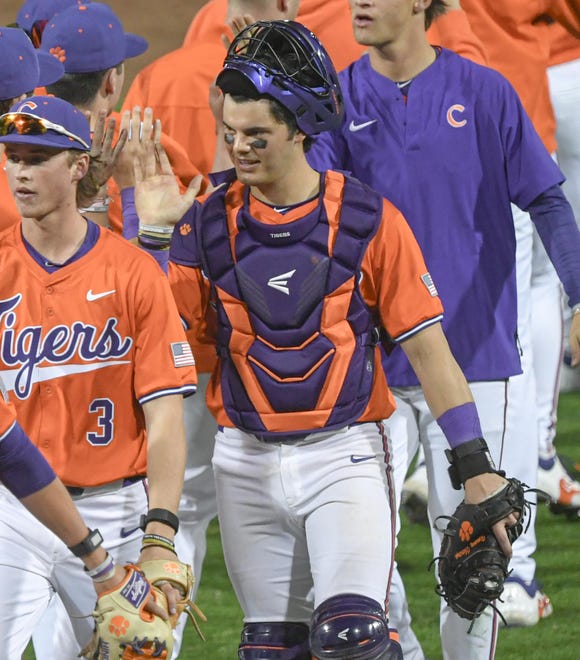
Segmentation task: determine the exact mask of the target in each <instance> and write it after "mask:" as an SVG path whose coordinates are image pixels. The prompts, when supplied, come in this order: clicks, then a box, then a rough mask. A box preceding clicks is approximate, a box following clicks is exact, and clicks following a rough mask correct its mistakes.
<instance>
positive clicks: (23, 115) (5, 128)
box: [0, 112, 91, 149]
mask: <svg viewBox="0 0 580 660" xmlns="http://www.w3.org/2000/svg"><path fill="white" fill-rule="evenodd" d="M47 131H54V132H55V133H59V134H60V135H66V136H67V137H69V138H72V139H73V140H76V141H77V142H79V143H80V144H82V145H83V147H85V148H86V149H90V148H91V146H90V144H87V143H86V142H85V141H84V140H83V139H82V138H80V137H79V136H78V135H75V134H74V133H71V132H70V131H67V130H66V128H65V127H64V126H61V125H60V124H54V123H53V122H51V121H49V120H48V119H45V118H44V117H37V116H36V115H31V114H29V113H27V112H9V113H7V114H5V115H2V116H1V117H0V135H3V136H4V135H10V133H18V135H43V134H44V133H46V132H47Z"/></svg>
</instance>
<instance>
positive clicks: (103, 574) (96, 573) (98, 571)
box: [85, 552, 115, 582]
mask: <svg viewBox="0 0 580 660" xmlns="http://www.w3.org/2000/svg"><path fill="white" fill-rule="evenodd" d="M85 571H86V573H87V575H88V576H89V577H90V578H91V579H92V580H93V581H94V582H105V581H106V580H108V579H109V578H111V577H112V576H113V574H114V572H115V562H114V561H113V558H112V557H111V555H110V554H109V553H108V552H107V554H106V556H105V559H104V560H103V561H102V562H101V563H100V564H99V565H98V566H95V568H91V569H90V570H89V569H87V568H86V567H85Z"/></svg>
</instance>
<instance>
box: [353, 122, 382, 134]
mask: <svg viewBox="0 0 580 660" xmlns="http://www.w3.org/2000/svg"><path fill="white" fill-rule="evenodd" d="M376 121H377V120H376V119H371V120H370V121H365V122H363V123H362V124H355V123H354V120H352V121H351V122H350V124H349V125H348V130H349V131H350V132H351V133H356V132H357V131H361V130H362V129H363V128H366V127H367V126H371V125H372V124H375V123H376Z"/></svg>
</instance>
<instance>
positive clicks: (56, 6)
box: [16, 0, 90, 32]
mask: <svg viewBox="0 0 580 660" xmlns="http://www.w3.org/2000/svg"><path fill="white" fill-rule="evenodd" d="M81 2H82V0H26V2H24V4H23V5H22V6H21V7H20V11H19V12H18V16H17V17H16V23H17V24H18V25H19V27H21V28H22V29H23V30H26V32H31V31H32V26H33V25H34V24H35V23H36V22H37V21H49V20H50V19H51V18H52V17H53V16H54V15H55V14H59V13H60V12H61V11H63V10H64V9H66V8H67V7H71V6H72V5H80V4H81ZM88 2H90V0H85V2H82V4H87V3H88Z"/></svg>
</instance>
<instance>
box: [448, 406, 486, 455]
mask: <svg viewBox="0 0 580 660" xmlns="http://www.w3.org/2000/svg"><path fill="white" fill-rule="evenodd" d="M437 424H439V427H440V428H441V430H442V431H443V434H444V435H445V437H446V438H447V442H448V443H449V446H450V447H451V448H452V449H456V448H457V447H459V445H462V444H463V443H465V442H469V441H470V440H474V439H475V438H483V434H482V432H481V424H480V421H479V415H478V414H477V408H476V406H475V403H473V402H471V401H470V402H468V403H463V404H461V405H459V406H455V408H450V409H449V410H447V411H446V412H444V413H443V414H442V415H440V416H439V417H438V418H437Z"/></svg>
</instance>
